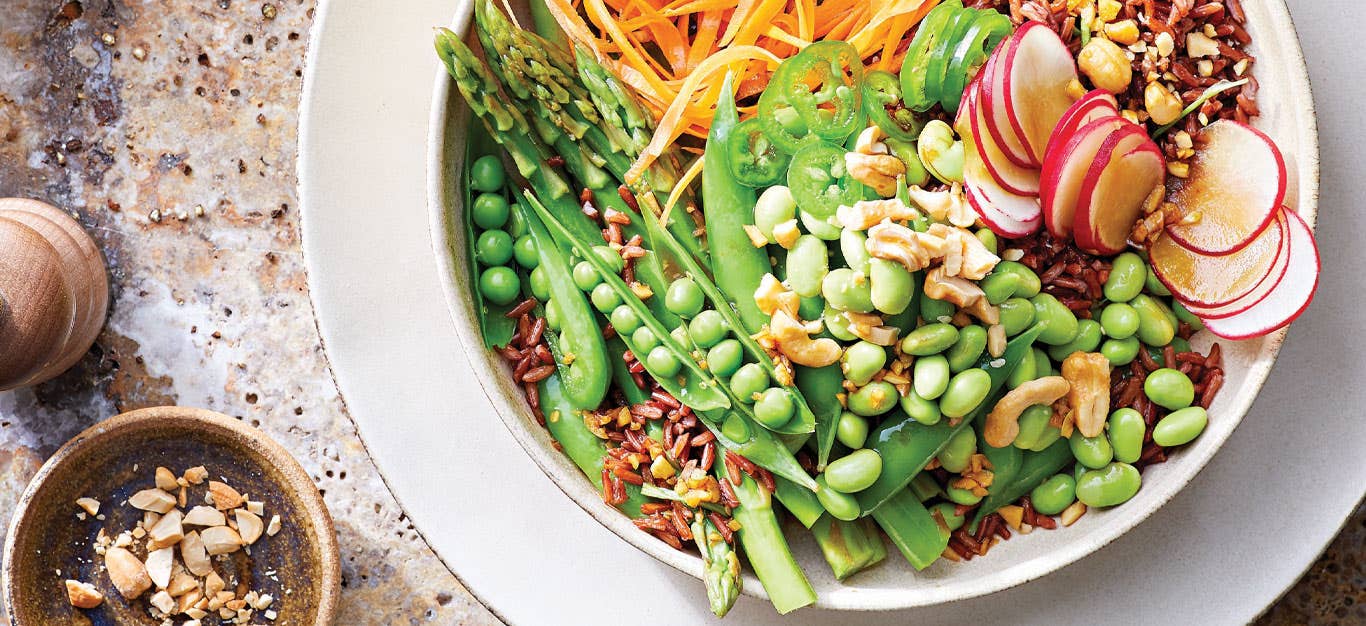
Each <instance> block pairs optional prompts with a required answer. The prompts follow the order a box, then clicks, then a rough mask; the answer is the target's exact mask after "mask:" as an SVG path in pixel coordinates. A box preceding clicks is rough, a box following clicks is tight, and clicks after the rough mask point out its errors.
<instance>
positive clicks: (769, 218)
mask: <svg viewBox="0 0 1366 626" xmlns="http://www.w3.org/2000/svg"><path fill="white" fill-rule="evenodd" d="M795 217H797V201H796V200H794V199H793V198H792V190H791V189H788V188H787V187H785V186H783V185H774V186H772V187H769V188H768V189H765V190H764V192H763V193H762V194H759V201H758V202H757V203H756V204H755V205H754V225H755V226H756V227H758V229H759V232H761V233H763V234H764V236H765V237H767V238H768V240H769V241H770V242H772V241H774V238H773V229H774V228H775V227H776V226H778V225H779V224H781V223H783V222H786V221H788V220H790V219H793V218H795Z"/></svg>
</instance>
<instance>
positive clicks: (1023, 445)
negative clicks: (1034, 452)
mask: <svg viewBox="0 0 1366 626" xmlns="http://www.w3.org/2000/svg"><path fill="white" fill-rule="evenodd" d="M1051 419H1053V409H1052V408H1051V407H1049V406H1048V405H1047V404H1036V405H1034V406H1031V407H1029V408H1027V409H1025V410H1024V413H1021V414H1020V420H1019V425H1020V432H1019V434H1017V435H1015V441H1014V442H1013V443H1014V445H1015V447H1016V448H1019V449H1021V450H1030V449H1033V448H1035V447H1036V446H1038V444H1039V440H1040V439H1041V438H1043V436H1044V433H1045V432H1047V431H1048V429H1049V428H1053V427H1052V426H1049V425H1048V421H1049V420H1051ZM1055 430H1056V429H1055Z"/></svg>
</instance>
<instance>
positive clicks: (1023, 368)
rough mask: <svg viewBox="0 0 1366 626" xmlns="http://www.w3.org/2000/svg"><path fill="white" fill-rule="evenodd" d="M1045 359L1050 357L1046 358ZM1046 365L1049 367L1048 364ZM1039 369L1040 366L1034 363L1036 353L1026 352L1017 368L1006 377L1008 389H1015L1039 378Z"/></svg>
mask: <svg viewBox="0 0 1366 626" xmlns="http://www.w3.org/2000/svg"><path fill="white" fill-rule="evenodd" d="M1044 358H1048V357H1047V356H1045V357H1044ZM1044 365H1045V367H1047V364H1046V363H1045V364H1044ZM1037 367H1038V365H1036V364H1035V361H1034V351H1033V350H1030V351H1029V352H1026V353H1025V354H1024V357H1023V358H1021V359H1020V362H1019V363H1018V364H1017V365H1016V366H1015V368H1014V369H1012V370H1010V373H1009V374H1007V375H1006V388H1007V389H1014V388H1016V387H1019V386H1020V385H1023V384H1025V383H1027V382H1029V381H1031V380H1034V379H1035V378H1038V377H1039V376H1038V370H1037V369H1035V368H1037Z"/></svg>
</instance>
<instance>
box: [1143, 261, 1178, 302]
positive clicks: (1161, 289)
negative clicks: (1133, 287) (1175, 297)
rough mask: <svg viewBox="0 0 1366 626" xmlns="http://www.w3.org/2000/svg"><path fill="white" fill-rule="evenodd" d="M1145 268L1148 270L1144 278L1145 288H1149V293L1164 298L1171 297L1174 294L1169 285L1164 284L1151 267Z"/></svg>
mask: <svg viewBox="0 0 1366 626" xmlns="http://www.w3.org/2000/svg"><path fill="white" fill-rule="evenodd" d="M1144 269H1145V270H1146V272H1147V276H1146V277H1145V278H1144V279H1143V288H1144V289H1147V290H1148V293H1150V294H1153V295H1154V296H1159V297H1162V298H1167V297H1170V296H1171V295H1172V292H1171V290H1170V289H1167V286H1166V285H1164V284H1162V281H1161V280H1159V279H1158V278H1157V273H1156V272H1154V271H1153V270H1152V268H1149V267H1145V268H1144Z"/></svg>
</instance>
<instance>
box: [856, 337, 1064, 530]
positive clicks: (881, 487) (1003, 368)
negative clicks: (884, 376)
mask: <svg viewBox="0 0 1366 626" xmlns="http://www.w3.org/2000/svg"><path fill="white" fill-rule="evenodd" d="M1042 331H1043V326H1042V325H1035V326H1034V327H1033V328H1030V329H1029V330H1026V331H1024V332H1023V333H1020V334H1019V335H1018V336H1016V337H1015V338H1014V339H1011V340H1010V342H1009V343H1007V344H1006V351H1005V353H1004V354H1003V355H1002V356H1001V358H1000V359H999V360H998V359H991V360H988V361H986V362H985V363H982V364H981V365H980V367H981V368H982V369H985V370H986V371H987V374H988V375H990V376H991V388H990V391H989V392H988V393H987V400H986V401H984V402H982V404H981V405H980V406H979V407H978V408H977V409H976V411H974V413H973V414H971V415H969V416H967V417H965V418H964V419H962V420H961V421H959V422H958V423H957V424H956V425H950V424H949V422H950V420H942V421H940V422H938V423H936V424H934V425H932V426H927V425H925V424H922V423H920V422H918V421H916V420H915V419H914V418H911V417H909V416H907V415H905V414H904V413H898V414H896V415H894V416H892V417H889V418H888V419H885V420H884V421H883V422H882V425H881V426H879V427H878V429H877V430H876V431H874V432H873V433H872V434H870V435H869V437H868V438H869V441H870V443H869V444H868V447H870V448H872V449H874V450H876V451H877V452H878V454H880V455H882V474H881V475H879V476H878V479H877V481H876V482H874V483H873V485H872V486H871V487H868V488H867V489H864V490H863V491H860V492H859V493H858V500H859V506H860V508H861V509H862V511H863V514H864V515H867V514H868V513H871V512H874V511H876V510H877V509H878V507H880V506H882V505H883V504H884V503H885V502H887V501H888V500H889V499H891V498H892V497H894V496H896V495H897V494H898V493H901V492H902V491H904V490H905V489H906V486H907V485H908V484H910V482H911V480H912V479H914V478H915V476H916V474H919V473H920V471H921V470H923V469H925V465H926V464H927V463H929V462H930V459H933V458H934V457H935V455H937V454H939V451H940V450H942V449H943V448H944V446H945V445H947V444H948V442H949V440H950V439H952V438H953V436H954V435H955V434H957V433H958V432H959V431H961V430H962V429H964V428H970V427H971V425H972V422H973V420H974V419H975V418H976V416H977V415H978V414H985V413H987V412H989V411H991V409H992V407H994V406H995V405H996V402H995V398H997V397H998V394H999V392H1000V391H1001V388H1002V387H1003V386H1004V385H1005V381H1006V377H1007V376H1009V375H1010V372H1011V371H1012V370H1014V369H1015V366H1016V365H1019V364H1020V362H1021V361H1022V360H1024V358H1025V355H1027V354H1029V353H1030V349H1031V346H1032V345H1033V343H1034V340H1035V339H1036V338H1038V336H1039V333H1040V332H1042ZM993 363H997V364H998V365H995V366H993V365H992V364H993Z"/></svg>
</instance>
